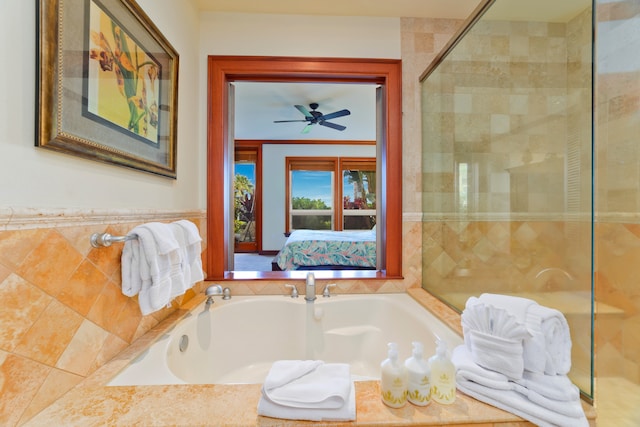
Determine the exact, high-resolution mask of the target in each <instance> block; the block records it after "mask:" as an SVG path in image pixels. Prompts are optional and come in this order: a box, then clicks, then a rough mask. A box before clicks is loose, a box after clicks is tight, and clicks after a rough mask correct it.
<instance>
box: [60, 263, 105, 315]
mask: <svg viewBox="0 0 640 427" xmlns="http://www.w3.org/2000/svg"><path fill="white" fill-rule="evenodd" d="M107 282H108V279H107V277H106V276H105V275H104V273H102V272H101V271H100V270H98V269H97V268H96V267H95V266H94V265H93V263H91V262H89V261H87V260H84V261H82V263H81V264H80V266H79V267H78V269H77V270H76V271H75V272H74V273H73V274H72V275H71V277H70V278H69V280H68V281H67V282H66V284H65V286H64V287H63V288H62V289H61V290H60V292H59V293H58V295H57V297H58V300H59V301H60V302H62V303H64V304H66V305H67V306H69V307H70V308H72V309H74V310H75V311H77V312H78V313H80V314H81V315H82V316H86V315H87V313H89V310H91V307H92V306H93V304H95V302H96V300H97V298H98V296H99V295H100V294H101V292H102V289H103V288H104V287H105V285H106V284H107Z"/></svg>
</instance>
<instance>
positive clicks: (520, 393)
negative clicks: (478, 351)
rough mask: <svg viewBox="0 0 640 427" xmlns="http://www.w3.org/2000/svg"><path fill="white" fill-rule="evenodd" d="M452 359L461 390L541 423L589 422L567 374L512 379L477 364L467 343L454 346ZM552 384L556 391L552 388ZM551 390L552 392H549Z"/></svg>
mask: <svg viewBox="0 0 640 427" xmlns="http://www.w3.org/2000/svg"><path fill="white" fill-rule="evenodd" d="M452 361H453V363H454V364H455V366H456V370H457V371H456V385H457V387H458V389H459V390H460V391H462V392H463V393H466V394H468V395H470V396H472V397H474V398H476V399H478V400H480V401H482V402H485V403H488V404H491V405H493V406H496V407H498V408H500V409H504V410H505V411H508V412H511V413H514V414H516V415H518V416H521V417H522V418H524V419H526V420H528V421H531V422H533V423H535V424H537V425H539V426H580V427H581V426H586V425H588V422H587V419H586V417H585V415H584V410H583V408H582V405H581V403H580V395H579V392H578V389H577V387H576V386H575V385H574V384H573V383H571V381H570V380H569V379H568V378H567V377H566V376H559V375H539V376H534V377H530V378H527V379H522V380H519V381H511V380H509V379H508V378H507V377H506V376H504V375H502V374H500V373H498V372H494V371H490V370H487V369H484V368H482V367H481V366H479V365H477V364H476V363H475V362H474V361H473V359H472V358H471V354H470V353H469V351H468V350H467V348H466V346H465V345H460V346H458V347H456V348H455V349H454V351H453V353H452ZM560 378H562V380H560ZM552 387H556V390H554V391H550V389H551V388H552ZM547 391H550V393H549V394H547V395H545V394H546V393H547ZM541 392H542V393H545V394H541ZM558 398H559V399H558Z"/></svg>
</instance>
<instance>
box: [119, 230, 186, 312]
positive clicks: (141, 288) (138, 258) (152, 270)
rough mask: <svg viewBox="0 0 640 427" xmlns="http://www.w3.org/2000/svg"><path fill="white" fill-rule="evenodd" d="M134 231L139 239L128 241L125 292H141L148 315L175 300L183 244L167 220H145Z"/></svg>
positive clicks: (124, 263) (124, 258)
mask: <svg viewBox="0 0 640 427" xmlns="http://www.w3.org/2000/svg"><path fill="white" fill-rule="evenodd" d="M130 234H133V235H135V236H136V239H133V240H128V241H127V242H125V247H124V248H123V251H122V293H123V294H125V295H127V296H134V295H136V294H137V295H138V303H139V305H140V311H141V312H142V314H143V315H147V314H150V313H152V312H154V311H157V310H160V309H161V308H163V307H166V306H167V305H168V304H169V303H170V302H171V293H172V280H174V278H175V276H176V275H178V274H179V272H180V256H179V251H178V249H179V245H178V242H177V241H176V239H175V237H174V235H173V233H172V231H171V229H170V228H169V226H168V225H167V224H162V223H148V224H144V225H141V226H138V227H135V228H134V229H133V230H132V231H131V233H130Z"/></svg>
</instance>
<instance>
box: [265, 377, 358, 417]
mask: <svg viewBox="0 0 640 427" xmlns="http://www.w3.org/2000/svg"><path fill="white" fill-rule="evenodd" d="M258 415H262V416H265V417H271V418H282V419H289V420H306V421H354V420H355V419H356V393H355V386H354V384H353V382H352V383H351V384H350V387H349V395H348V396H347V401H346V402H345V404H344V405H343V406H342V407H341V408H334V409H326V408H296V407H290V406H284V405H279V404H277V403H274V402H272V401H271V400H269V398H268V397H266V396H265V395H264V394H263V395H262V396H260V400H259V401H258Z"/></svg>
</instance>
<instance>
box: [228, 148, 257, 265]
mask: <svg viewBox="0 0 640 427" xmlns="http://www.w3.org/2000/svg"><path fill="white" fill-rule="evenodd" d="M235 148H236V149H238V148H240V149H245V150H251V151H253V152H255V155H256V170H255V174H256V176H255V179H256V183H255V187H254V189H253V196H254V199H253V203H254V205H253V224H254V227H255V234H256V236H255V241H254V242H250V243H246V242H235V246H234V253H246V252H257V253H261V252H262V144H261V143H260V142H257V141H256V142H245V141H235ZM234 159H235V153H234Z"/></svg>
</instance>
